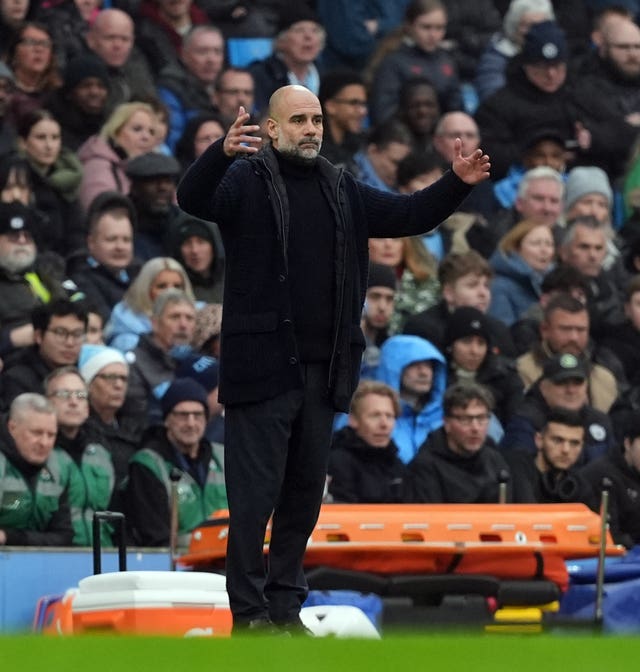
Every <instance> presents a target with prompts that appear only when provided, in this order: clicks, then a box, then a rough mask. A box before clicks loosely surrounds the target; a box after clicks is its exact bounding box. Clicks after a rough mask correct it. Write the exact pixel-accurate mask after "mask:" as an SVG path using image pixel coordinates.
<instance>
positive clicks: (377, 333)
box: [360, 261, 398, 378]
mask: <svg viewBox="0 0 640 672" xmlns="http://www.w3.org/2000/svg"><path fill="white" fill-rule="evenodd" d="M397 285H398V281H397V278H396V274H395V271H394V269H393V268H392V267H391V266H386V265H384V264H377V263H375V262H373V261H371V262H369V279H368V281H367V294H366V298H365V303H364V308H363V311H362V321H361V327H362V333H363V334H364V338H365V343H366V346H365V351H364V354H363V356H362V368H361V369H360V377H361V378H373V377H374V374H375V369H376V367H377V366H378V362H379V361H380V346H381V345H382V344H383V343H384V342H385V341H386V340H387V338H388V337H389V324H390V322H391V317H392V315H393V310H394V305H395V299H396V292H397Z"/></svg>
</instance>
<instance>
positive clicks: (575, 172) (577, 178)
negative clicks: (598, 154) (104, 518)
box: [564, 166, 613, 209]
mask: <svg viewBox="0 0 640 672" xmlns="http://www.w3.org/2000/svg"><path fill="white" fill-rule="evenodd" d="M587 194H602V195H603V196H605V197H606V199H607V201H608V203H609V208H611V206H612V204H613V190H612V189H611V184H610V183H609V178H608V177H607V174H606V173H605V172H604V170H602V168H598V167H597V166H578V167H576V168H572V169H571V170H570V171H569V175H568V177H567V184H566V189H565V196H564V200H565V207H566V208H567V209H569V208H570V207H571V206H572V205H573V204H574V203H575V202H576V201H577V200H578V199H579V198H582V197H583V196H586V195H587Z"/></svg>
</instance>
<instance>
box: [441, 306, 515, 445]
mask: <svg viewBox="0 0 640 672" xmlns="http://www.w3.org/2000/svg"><path fill="white" fill-rule="evenodd" d="M445 333H446V337H445V340H446V345H445V350H444V354H445V357H446V358H447V369H448V383H449V385H453V384H455V383H463V382H465V381H474V382H476V383H480V384H481V385H484V386H485V387H487V388H488V389H489V390H490V391H491V394H493V397H494V400H495V406H494V409H493V413H494V416H495V417H496V418H497V419H498V420H499V422H500V423H501V424H504V423H505V422H506V420H507V419H508V418H509V417H510V415H511V414H512V413H513V412H514V411H515V409H516V408H517V407H518V406H519V405H520V403H521V401H522V398H523V394H524V387H523V384H522V381H521V380H520V376H519V375H518V372H517V370H516V368H515V365H514V364H513V362H512V361H511V360H510V359H508V358H506V357H503V356H502V355H497V354H495V353H494V352H493V351H492V349H491V326H490V324H489V321H488V319H487V316H486V315H485V314H484V313H482V312H481V311H480V310H478V309H477V308H473V307H471V306H465V307H462V308H457V309H456V310H455V311H454V312H453V313H451V315H450V316H449V319H448V320H447V324H446V332H445ZM501 433H502V432H501V431H500V428H499V427H497V426H496V425H495V424H493V425H492V426H491V427H490V428H489V435H490V436H491V437H492V438H494V439H496V437H499V436H500V434H501Z"/></svg>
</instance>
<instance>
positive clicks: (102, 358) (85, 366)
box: [78, 344, 129, 385]
mask: <svg viewBox="0 0 640 672" xmlns="http://www.w3.org/2000/svg"><path fill="white" fill-rule="evenodd" d="M116 363H117V364H124V365H125V366H126V367H127V368H129V365H128V364H127V360H126V359H125V358H124V355H123V354H122V353H121V352H120V350H116V349H115V348H109V347H108V346H106V345H92V344H85V345H83V346H82V348H80V357H79V358H78V369H79V370H80V375H81V376H82V377H83V378H84V382H85V383H86V384H87V385H88V384H89V383H90V382H91V381H92V380H93V379H94V378H95V377H96V375H97V374H98V373H100V371H101V370H102V369H104V367H105V366H108V365H109V364H116Z"/></svg>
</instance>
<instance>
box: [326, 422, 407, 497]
mask: <svg viewBox="0 0 640 672" xmlns="http://www.w3.org/2000/svg"><path fill="white" fill-rule="evenodd" d="M405 471H406V467H405V465H404V463H403V462H402V461H401V460H400V459H399V458H398V449H397V447H396V445H395V443H393V441H391V442H390V443H389V445H388V446H386V447H385V448H374V447H373V446H370V445H369V444H368V443H366V442H365V441H364V440H363V439H361V438H360V437H359V436H358V434H356V432H355V431H354V430H353V429H352V428H351V427H345V428H344V429H341V430H340V431H339V432H337V433H336V434H335V435H334V437H333V443H332V444H331V454H330V455H329V470H328V472H327V474H328V490H329V494H330V495H331V496H332V498H333V501H335V502H356V503H361V504H393V503H397V502H402V501H403V487H404V475H405Z"/></svg>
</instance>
